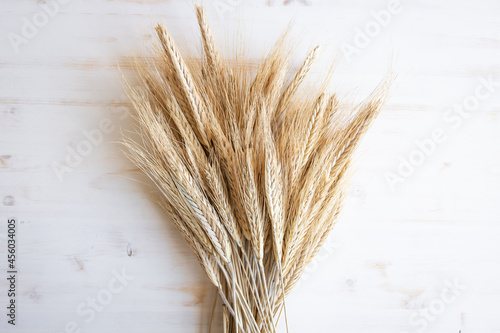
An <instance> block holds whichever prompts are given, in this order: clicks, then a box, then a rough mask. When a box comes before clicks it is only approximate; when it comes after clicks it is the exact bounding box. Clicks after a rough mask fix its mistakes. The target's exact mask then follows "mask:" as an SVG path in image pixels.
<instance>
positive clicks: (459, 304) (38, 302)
mask: <svg viewBox="0 0 500 333" xmlns="http://www.w3.org/2000/svg"><path fill="white" fill-rule="evenodd" d="M60 2H61V3H62V2H63V1H62V0H61V1H60ZM65 2H67V3H65V4H61V5H60V8H59V10H58V12H57V13H56V14H55V15H54V16H53V17H50V18H48V19H47V22H43V15H42V16H40V17H38V16H36V17H35V19H38V20H39V21H37V22H38V23H39V25H40V28H39V29H38V30H39V31H38V32H37V33H36V35H34V36H31V37H30V36H29V34H28V37H30V38H28V37H22V36H23V35H22V33H23V29H27V28H23V27H25V26H26V25H27V24H28V23H26V22H27V21H28V22H33V19H34V17H33V16H34V15H37V13H41V12H42V10H43V9H42V6H43V5H50V4H52V5H53V4H54V0H52V2H51V1H50V0H45V1H35V0H16V1H7V0H1V1H0V26H1V38H0V170H1V172H0V197H1V199H2V202H1V203H0V219H1V224H0V235H2V237H1V238H0V272H1V274H0V276H2V278H1V279H0V303H1V306H0V308H1V309H2V310H1V311H0V313H1V316H0V332H17V333H21V332H30V333H31V332H33V333H35V332H36V333H48V332H73V331H74V332H77V331H78V330H81V332H95V333H104V332H127V333H129V332H130V333H131V332H149V333H154V332H169V333H171V332H208V330H207V324H208V322H209V320H210V308H211V303H212V300H213V295H214V290H213V288H211V287H210V285H209V283H208V282H207V279H206V278H205V277H204V276H203V273H202V271H201V270H200V269H199V268H198V264H197V262H196V261H195V259H194V258H193V256H192V255H191V253H190V251H189V248H188V247H187V246H186V245H185V244H184V243H183V240H182V239H181V238H180V237H179V236H178V235H177V233H176V230H175V229H174V228H173V227H172V225H170V224H169V222H168V221H167V220H166V219H165V217H164V216H163V215H162V213H161V212H160V210H159V209H158V208H157V207H155V205H154V202H153V198H152V197H151V195H150V193H151V192H152V190H151V188H149V187H148V186H147V185H145V184H143V183H141V182H145V179H143V178H140V177H139V176H138V175H137V174H136V173H135V169H134V167H133V166H132V165H131V164H130V163H129V162H128V161H127V160H126V159H125V158H124V157H123V155H122V153H121V152H120V147H119V146H118V145H117V144H115V142H116V140H117V139H118V138H119V130H118V128H119V127H120V126H126V124H127V122H128V120H129V119H121V115H122V111H123V108H124V107H126V105H127V104H126V99H125V97H124V95H123V89H122V83H121V75H120V73H119V71H118V69H117V67H118V66H117V65H120V66H121V68H122V71H123V73H124V74H125V75H126V76H128V75H130V74H131V73H130V64H131V57H132V56H133V55H135V54H139V53H140V52H142V51H141V50H144V49H145V47H144V45H145V41H147V40H148V39H150V38H151V35H150V32H151V31H152V29H151V27H152V25H153V23H155V22H157V21H158V20H163V18H164V20H165V22H166V23H167V25H168V27H169V29H170V30H171V31H172V33H173V34H174V36H175V37H176V38H177V39H178V40H179V39H184V44H185V45H189V46H191V47H193V48H199V46H198V45H199V42H198V39H197V38H198V36H197V31H196V29H197V27H196V23H195V15H194V13H193V10H192V5H191V4H190V2H189V1H180V0H175V1H174V0H171V1H153V0H143V1H140V0H136V1H134V0H115V1H98V0H89V1H78V0H73V1H65ZM390 6H393V5H391V4H390V2H389V1H385V0H376V1H368V0H356V1H326V0H325V1H317V0H307V1H305V0H295V1H292V0H290V1H284V0H274V1H270V2H268V1H266V0H256V1H238V0H221V1H208V0H207V1H206V7H207V10H208V14H209V18H210V21H211V23H212V24H213V25H214V26H215V27H217V29H218V31H219V34H218V36H219V38H218V40H219V41H220V43H221V44H226V45H227V44H230V41H232V40H233V39H234V37H235V36H236V35H237V30H238V29H239V30H240V31H244V34H245V38H246V39H245V40H246V41H247V45H248V54H249V57H250V58H251V59H257V58H258V57H260V56H262V54H263V51H264V50H266V49H268V48H269V47H270V46H271V45H272V42H273V41H274V40H275V38H276V37H277V36H278V35H279V34H280V32H281V31H282V29H283V28H284V27H286V25H287V24H288V22H289V21H290V19H294V20H295V25H294V33H295V34H296V35H298V36H299V41H300V43H298V46H297V54H298V56H300V55H303V54H305V52H306V50H307V48H308V47H309V46H311V45H313V44H314V43H326V44H327V45H329V46H331V47H330V49H329V50H327V51H325V55H326V57H327V56H328V54H335V52H337V53H338V54H339V55H340V60H339V64H338V67H337V72H336V76H335V77H334V82H333V84H332V88H333V89H338V90H340V92H342V93H345V94H346V95H347V96H348V97H349V98H352V99H358V100H359V98H361V97H362V96H365V95H366V94H367V93H368V92H369V91H370V90H371V89H373V88H374V87H375V86H376V84H377V82H378V81H379V80H380V79H382V78H383V76H384V74H385V72H386V70H387V68H389V66H392V68H393V69H394V72H396V73H398V79H397V81H396V83H395V86H394V89H393V91H392V98H391V99H390V101H389V103H388V105H387V106H386V107H385V109H384V111H383V113H382V114H381V116H380V118H379V119H378V120H377V122H376V123H375V125H374V127H373V128H372V130H371V132H370V134H369V135H368V137H367V138H366V140H365V142H364V145H363V147H362V152H363V155H362V156H363V157H362V158H361V159H360V160H359V163H358V165H359V166H358V172H357V174H356V176H355V179H354V182H353V187H352V192H351V195H350V197H349V199H348V204H347V207H346V209H345V211H344V214H343V218H342V221H341V223H340V224H339V225H338V227H337V228H336V229H335V231H334V233H333V235H332V237H331V240H330V242H329V243H328V245H327V246H328V247H327V249H326V250H325V251H323V253H322V254H321V256H320V258H319V259H318V260H317V261H316V262H314V263H313V264H312V265H311V267H310V268H309V269H308V273H307V274H306V276H305V278H304V280H303V282H302V283H301V285H300V287H299V288H298V289H297V290H296V291H295V293H294V294H293V295H292V296H291V297H290V298H289V301H288V303H287V309H288V314H289V319H290V327H291V328H292V330H291V332H342V333H347V332H380V333H400V332H459V331H461V332H462V333H466V332H474V333H475V332H481V333H488V332H500V267H499V263H500V262H499V260H500V242H499V239H500V205H499V202H500V200H499V199H500V195H499V192H498V189H499V188H500V171H499V170H500V157H499V154H498V153H499V148H500V140H499V139H500V131H499V112H500V89H499V88H500V87H499V86H498V84H497V82H500V16H499V13H500V3H499V2H498V1H493V0H490V1H486V0H480V1H451V0H446V1H416V0H413V1H412V0H401V3H400V4H399V7H397V6H396V7H395V8H398V10H396V11H397V13H395V14H392V15H391V17H390V22H389V23H388V24H385V25H386V26H384V27H382V28H380V29H379V30H380V31H378V30H377V23H376V22H377V21H376V19H375V17H374V16H373V12H375V13H380V11H381V10H384V11H388V10H389V9H391V8H392V7H390ZM399 9H400V10H399ZM379 16H380V15H379ZM26 20H27V21H26ZM379 20H380V18H379ZM374 22H375V23H374ZM44 23H46V24H44ZM378 26H379V27H380V24H379V25H378ZM365 29H368V30H369V33H370V34H371V35H372V37H369V38H368V39H369V41H368V42H366V41H365V42H366V44H367V46H366V47H360V48H359V53H358V54H354V55H353V56H352V57H346V56H345V54H343V53H342V52H341V51H339V50H340V48H344V50H346V48H347V47H348V46H347V45H348V44H349V45H350V46H352V47H357V46H360V44H359V42H360V41H362V40H361V39H360V38H362V37H360V36H359V32H358V31H359V30H361V31H363V30H365ZM370 29H372V30H370ZM26 32H28V33H29V32H30V31H29V29H28V30H26V31H25V33H26ZM31 33H32V34H34V32H33V31H31ZM13 34H16V35H18V36H21V37H22V38H26V40H25V41H24V42H26V43H22V44H20V45H19V47H18V49H19V50H18V52H17V53H16V52H15V47H14V46H13V44H12V43H11V42H10V41H9V40H12V38H16V37H13V36H14V35H13ZM356 40H357V41H358V44H356ZM356 45H357V46H356ZM351 50H352V49H351ZM329 52H330V53H329ZM297 59H299V57H297ZM316 72H317V73H320V72H321V70H320V68H316ZM481 80H493V81H494V83H495V84H494V85H493V86H491V87H490V86H488V85H486V86H485V85H483V83H482V82H483V81H481ZM488 88H489V89H490V90H488ZM488 92H489V94H488ZM475 93H476V94H477V93H479V96H480V97H481V98H479V99H477V98H476V99H474V98H475V97H474V96H475V95H474V94H475ZM476 100H477V101H478V105H474V102H475V101H476ZM463 103H465V106H466V107H467V108H469V109H471V111H470V112H468V113H467V118H462V116H460V113H457V112H454V111H450V109H451V110H452V108H453V107H454V105H463ZM468 103H469V104H468ZM453 112H454V113H453ZM106 119H109V121H110V122H111V124H113V125H114V126H115V129H114V130H112V131H110V133H105V134H103V138H102V142H101V143H98V144H96V145H91V146H90V150H89V153H88V156H84V157H83V158H82V159H81V161H79V162H78V161H76V162H75V165H74V166H73V167H72V172H69V173H65V174H63V175H62V181H60V179H58V176H57V174H56V172H54V170H53V164H54V163H65V159H66V157H67V154H68V147H73V148H75V149H76V148H77V146H78V145H84V143H82V142H84V141H85V140H86V137H85V132H86V131H87V132H91V131H92V130H94V129H96V128H99V126H100V125H103V126H107V125H106V121H107V120H106ZM102 122H104V124H103V123H102ZM439 129H441V132H442V133H441V136H444V137H445V138H446V139H445V140H444V142H439V143H434V146H435V148H434V149H433V150H432V151H431V152H430V153H429V154H428V156H427V155H425V158H424V159H423V160H419V158H421V157H422V156H424V155H423V153H419V152H418V151H419V149H420V148H418V145H417V144H416V143H415V141H419V142H428V141H425V140H428V139H429V138H432V135H433V134H432V133H433V132H434V131H436V130H438V131H439ZM96 138H97V139H99V138H98V137H96ZM83 148H85V147H83ZM87 148H88V147H87ZM427 148H428V149H430V145H427ZM421 150H422V149H420V151H421ZM424 150H425V149H424ZM400 158H402V159H405V160H408V159H412V161H413V162H415V163H417V164H420V165H418V166H416V167H414V170H413V171H411V170H403V169H401V170H400V171H402V172H403V176H404V177H402V176H401V175H398V168H399V167H400V163H401V162H400ZM420 162H421V163H420ZM406 167H407V168H408V166H406ZM401 168H403V167H401ZM389 172H390V173H391V175H392V176H393V177H394V176H395V175H398V176H399V177H402V178H401V179H403V181H401V182H398V183H397V184H396V185H395V188H394V189H393V190H391V187H390V186H389V183H388V182H387V180H386V177H387V175H388V173H389ZM401 179H400V180H401ZM137 180H139V181H137ZM9 217H16V218H17V219H18V221H19V223H18V226H17V228H18V230H17V232H18V251H19V258H18V270H19V273H18V286H17V288H18V295H17V305H18V308H17V321H16V326H15V327H12V326H11V325H8V324H7V317H6V315H5V314H6V309H5V307H6V305H7V303H6V302H7V296H6V293H7V289H8V285H7V282H6V279H5V278H4V272H6V270H7V259H6V247H7V245H6V240H7V239H6V232H7V227H6V224H7V218H9ZM122 270H125V272H126V274H127V275H130V276H133V277H134V279H133V280H130V281H127V282H126V286H123V288H120V289H122V290H121V292H117V293H116V294H112V293H109V288H110V287H111V288H112V289H113V290H114V291H116V290H117V289H116V288H118V287H119V286H120V284H119V283H115V282H116V281H115V280H113V279H114V275H113V274H116V273H117V272H122ZM113 272H115V273H113ZM5 274H6V273H5ZM446 281H448V282H446ZM110 283H111V285H110ZM448 283H451V284H453V283H458V284H459V288H458V289H457V288H455V290H449V289H448V288H449V287H448ZM453 291H454V292H455V293H453ZM97 295H99V296H100V301H98V303H97V306H96V308H97V309H98V310H100V311H97V310H95V311H94V310H90V309H91V307H90V306H89V305H88V302H89V301H92V300H91V299H92V298H94V297H96V296H97ZM109 295H112V299H110V300H109V304H105V305H104V306H102V307H101V306H100V305H99V302H103V303H107V301H108V300H107V299H106V296H109ZM78 308H79V309H80V313H79V312H78V310H77V309H78ZM429 308H430V310H429ZM426 310H427V311H428V312H425V311H426ZM82 311H83V312H82ZM91 313H94V314H95V316H93V315H92V314H91ZM73 325H77V326H75V327H73Z"/></svg>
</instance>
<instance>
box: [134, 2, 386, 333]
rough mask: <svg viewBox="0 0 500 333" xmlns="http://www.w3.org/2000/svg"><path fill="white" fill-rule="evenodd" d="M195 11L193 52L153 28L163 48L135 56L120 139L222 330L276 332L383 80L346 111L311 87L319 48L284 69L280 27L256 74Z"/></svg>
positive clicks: (336, 207) (325, 226)
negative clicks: (134, 129) (133, 117)
mask: <svg viewBox="0 0 500 333" xmlns="http://www.w3.org/2000/svg"><path fill="white" fill-rule="evenodd" d="M196 13H197V17H198V23H199V27H200V30H201V36H202V42H203V53H204V55H203V57H201V58H200V59H199V60H197V61H191V62H186V61H185V60H184V59H183V57H181V55H180V53H179V51H178V49H177V48H176V46H175V44H174V42H173V40H172V38H171V36H170V35H169V33H168V32H167V30H166V29H165V28H164V27H163V26H161V25H158V26H156V34H157V36H158V43H157V45H156V46H157V47H156V51H157V56H156V57H155V58H154V60H151V59H150V60H147V59H144V60H143V61H142V62H140V63H139V65H138V72H139V77H140V83H141V84H140V85H139V86H138V87H134V88H132V89H131V90H130V96H131V100H132V102H133V104H134V108H135V110H136V112H137V120H138V124H139V125H138V130H139V133H140V135H141V137H142V138H141V139H140V140H133V139H131V138H126V139H125V145H126V146H127V148H128V149H127V152H128V155H129V157H130V158H131V159H132V160H133V161H134V163H135V164H137V165H138V166H139V167H140V168H141V169H142V170H143V171H144V173H146V174H147V175H148V176H149V177H150V178H151V179H152V180H153V181H154V183H155V184H156V186H157V187H158V189H159V190H160V191H161V195H160V198H159V202H160V205H161V206H162V207H163V208H164V209H165V211H166V212H167V214H168V216H169V217H170V219H171V220H172V221H173V223H175V225H176V227H177V228H178V230H179V232H180V233H181V234H182V236H183V237H184V238H185V240H186V241H187V243H188V244H189V246H190V247H191V248H192V250H193V252H194V254H195V255H196V257H197V259H198V261H199V263H200V264H201V266H202V267H203V269H204V270H205V272H206V274H207V276H208V278H209V279H210V281H211V282H212V283H213V284H214V285H215V287H216V288H217V289H218V293H219V295H220V298H221V300H222V307H223V309H222V312H223V327H224V332H254V333H261V332H276V330H277V329H276V326H277V321H278V320H279V317H280V315H281V313H282V310H283V309H284V304H285V303H284V300H285V297H286V295H288V293H289V292H290V291H291V289H292V288H293V287H294V285H295V284H296V283H297V281H298V279H299V278H300V276H301V274H302V273H303V271H304V268H305V266H306V265H307V264H308V263H309V262H310V261H311V259H312V258H314V256H315V255H316V254H317V253H318V251H319V250H320V248H321V246H322V245H323V243H324V242H325V240H326V238H327V236H328V234H329V233H330V231H331V230H332V228H333V226H334V225H335V223H336V221H337V219H338V216H339V213H340V211H341V209H342V203H343V199H344V196H345V193H346V184H347V181H348V178H349V177H348V176H349V172H350V169H351V166H350V165H351V160H352V156H353V152H354V149H355V148H356V146H357V145H358V143H359V140H360V138H361V136H362V135H363V134H364V133H365V131H366V130H367V128H368V126H369V125H370V124H371V123H372V121H373V120H374V118H375V117H376V115H377V114H378V112H379V109H380V107H381V105H382V104H383V102H384V100H385V97H386V95H387V94H386V91H387V87H388V83H387V82H385V83H383V84H382V85H381V86H380V87H379V88H378V89H377V90H376V91H375V92H374V93H373V94H372V95H371V96H370V97H369V98H368V99H367V100H366V102H364V103H362V104H361V105H359V106H357V107H356V108H351V109H346V108H342V110H341V107H340V105H339V102H338V100H337V98H336V97H335V95H328V94H327V93H326V92H325V90H326V84H319V85H316V86H314V87H308V88H304V85H303V81H304V79H305V77H306V76H307V74H308V73H309V71H310V69H311V65H312V64H313V62H314V60H315V58H316V56H317V52H318V49H317V48H314V49H312V50H311V52H310V53H309V55H308V56H307V58H306V59H305V61H304V62H303V64H302V65H301V66H300V68H299V70H298V71H297V72H296V73H295V74H294V75H293V74H292V76H291V77H288V75H289V74H290V73H291V69H290V64H289V63H290V52H289V51H290V47H289V46H288V44H287V42H286V38H285V37H283V38H281V39H280V40H279V41H278V42H277V43H276V45H275V46H274V48H273V49H272V50H271V52H270V53H269V54H268V55H267V57H266V58H265V59H264V60H263V61H262V63H261V64H260V66H259V68H258V69H257V70H256V73H253V72H251V71H250V70H249V69H248V66H245V65H243V63H242V62H241V61H233V62H232V63H231V64H230V63H229V62H227V61H226V60H224V59H222V58H221V57H220V56H219V54H218V52H217V49H216V46H215V43H214V38H213V36H212V34H211V32H210V30H209V27H208V25H207V20H206V17H205V14H204V12H203V9H202V8H200V7H197V8H196ZM327 76H328V75H327ZM323 81H324V82H325V83H326V82H327V81H328V77H327V78H325V79H324V80H323ZM285 315H286V311H285Z"/></svg>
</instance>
